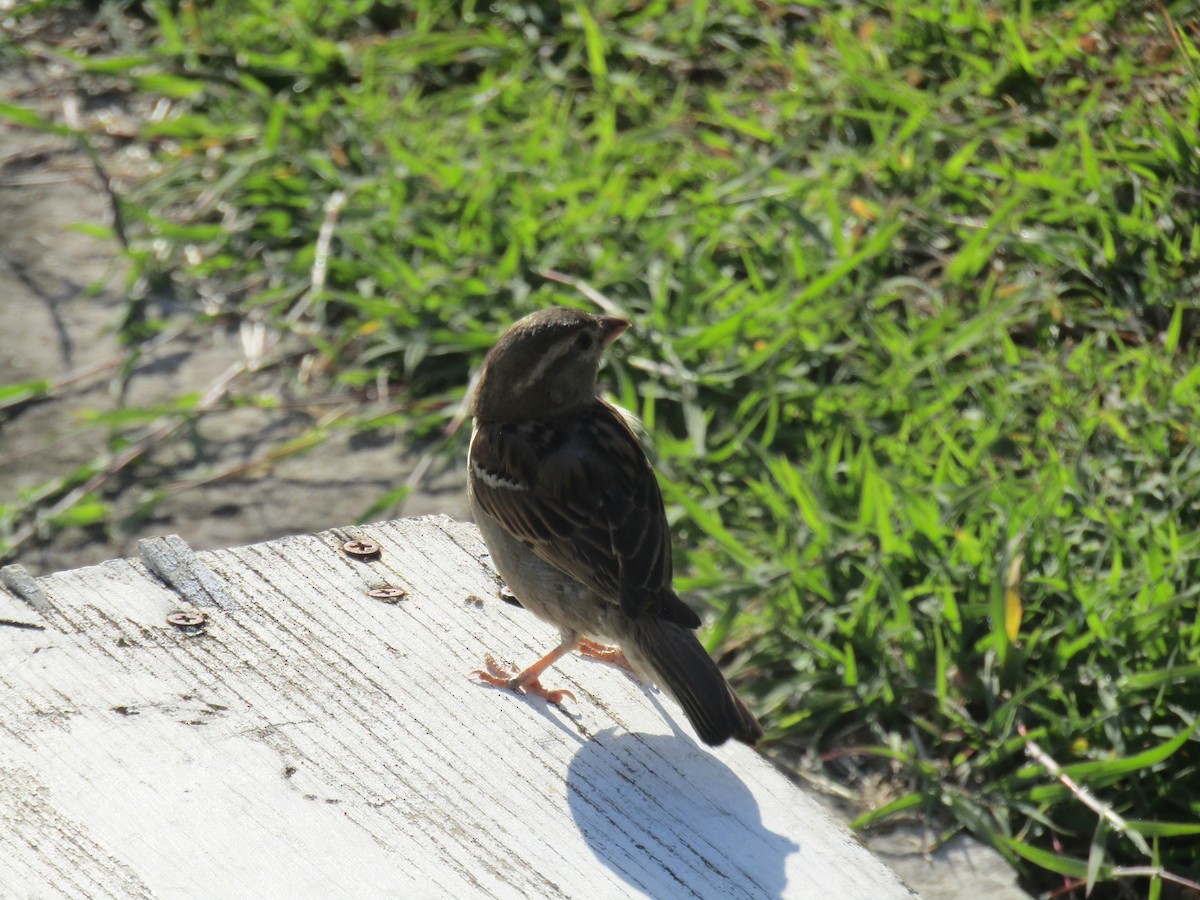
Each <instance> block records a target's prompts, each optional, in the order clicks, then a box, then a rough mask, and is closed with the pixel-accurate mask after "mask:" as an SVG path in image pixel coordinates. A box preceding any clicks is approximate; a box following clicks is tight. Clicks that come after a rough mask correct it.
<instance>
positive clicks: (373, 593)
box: [367, 585, 408, 603]
mask: <svg viewBox="0 0 1200 900" xmlns="http://www.w3.org/2000/svg"><path fill="white" fill-rule="evenodd" d="M367 596H368V597H374V598H375V599H376V600H383V601H384V602H386V603H395V602H397V601H398V600H403V599H404V598H405V597H407V596H408V591H406V590H404V588H398V587H392V586H390V585H389V586H387V587H377V588H371V590H369V591H367Z"/></svg>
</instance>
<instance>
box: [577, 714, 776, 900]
mask: <svg viewBox="0 0 1200 900" xmlns="http://www.w3.org/2000/svg"><path fill="white" fill-rule="evenodd" d="M567 802H568V806H569V808H570V810H571V815H572V817H573V818H574V819H575V824H576V826H577V827H578V828H579V833H580V834H581V835H583V838H584V840H585V841H586V842H587V845H588V847H589V848H590V849H591V851H592V853H593V854H595V856H596V858H597V859H598V860H599V861H600V862H601V863H602V864H604V865H605V866H607V867H608V868H609V869H610V870H612V871H613V872H614V873H615V874H616V875H618V876H619V877H620V878H621V879H622V880H624V881H625V882H627V883H628V884H629V885H630V886H631V887H633V888H635V889H637V890H640V891H644V892H646V893H647V894H648V895H649V896H652V897H670V896H677V895H678V894H679V893H680V890H681V887H685V888H686V890H687V891H690V892H692V893H693V894H694V895H696V896H701V897H722V898H726V897H780V896H782V895H783V891H784V888H785V886H786V884H787V874H786V863H787V859H788V857H789V856H790V855H792V854H793V853H796V852H798V851H799V850H800V845H799V844H797V843H795V842H794V841H792V840H791V839H790V838H788V837H785V836H783V835H779V834H775V833H774V832H772V831H770V830H769V829H768V828H766V827H765V826H764V825H763V824H762V817H761V814H760V812H759V807H758V803H757V801H756V800H755V798H754V794H753V793H752V792H751V791H750V789H749V788H748V787H747V786H746V785H745V784H744V783H743V782H742V780H741V779H740V778H739V777H738V776H737V774H736V773H735V772H734V771H733V770H732V769H730V768H729V767H728V766H727V765H725V763H723V762H722V761H721V760H720V759H718V758H717V757H716V756H714V755H713V754H712V753H710V752H708V751H706V750H704V749H702V748H701V747H700V746H698V745H697V744H695V743H694V742H693V741H691V740H690V739H688V738H685V737H682V736H680V735H646V734H633V733H626V732H620V731H617V730H615V729H605V730H603V731H600V732H598V733H596V734H595V735H593V736H592V740H590V741H587V742H585V743H584V744H583V745H582V746H581V747H580V748H579V750H578V752H576V754H575V755H574V756H573V757H572V759H571V762H570V764H569V766H568V769H567Z"/></svg>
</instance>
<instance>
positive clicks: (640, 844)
mask: <svg viewBox="0 0 1200 900" xmlns="http://www.w3.org/2000/svg"><path fill="white" fill-rule="evenodd" d="M350 537H366V538H368V539H370V540H373V541H375V542H376V543H378V544H379V545H380V546H381V548H382V553H381V555H380V557H379V558H378V559H377V560H374V561H367V562H362V561H358V560H354V559H350V558H348V557H347V556H346V555H344V554H343V553H342V552H341V551H340V549H339V548H340V545H341V543H342V542H343V541H345V540H347V539H348V538H350ZM177 550H179V548H178V547H175V551H177ZM175 551H172V554H174V557H175V558H178V559H181V560H183V563H182V565H183V568H182V569H179V568H172V566H171V565H168V566H166V567H165V568H164V567H163V566H162V565H158V566H156V568H157V569H158V572H159V575H158V577H155V575H154V574H152V573H151V571H150V570H149V569H148V568H147V567H146V566H145V565H143V563H141V562H139V561H137V560H117V561H112V562H109V563H106V564H104V565H101V566H96V567H92V568H87V569H79V570H76V571H73V572H65V573H60V574H58V575H53V576H49V577H47V578H42V579H38V582H37V586H38V587H39V588H40V590H41V592H42V596H43V597H44V598H46V600H47V601H48V603H49V606H50V608H49V609H48V610H47V611H46V612H44V613H42V614H40V620H41V622H42V624H43V625H44V626H45V628H44V630H41V631H38V630H34V629H27V628H0V659H2V660H3V664H2V665H0V823H2V825H3V827H0V859H2V860H3V869H0V871H2V872H3V875H2V880H0V887H2V888H3V891H0V893H4V894H5V895H9V894H15V895H18V896H20V895H25V894H31V895H36V896H49V895H55V894H58V895H62V896H84V895H86V896H154V897H170V896H184V895H188V896H193V895H196V894H197V893H198V892H200V893H203V894H204V895H205V896H214V897H220V896H226V897H234V896H239V897H244V896H251V895H253V896H259V897H324V896H333V895H339V896H403V897H410V896H439V897H467V896H495V897H510V896H537V897H581V896H587V897H597V896H600V897H608V896H612V897H617V896H651V897H666V896H670V897H686V896H696V897H768V896H770V897H780V896H787V897H808V896H836V897H839V898H853V897H863V898H872V900H874V898H890V897H904V896H908V895H909V894H908V892H907V891H906V889H905V888H904V887H903V886H902V885H901V884H900V883H899V881H898V880H897V879H896V878H895V876H894V875H892V873H891V872H890V871H889V870H887V869H886V868H885V867H884V866H883V865H882V864H881V863H880V862H878V860H876V859H875V858H873V857H871V856H870V855H869V854H867V853H866V852H865V851H864V850H863V849H862V848H861V847H860V846H859V845H858V844H857V843H856V842H855V841H854V840H853V839H852V838H851V837H850V836H849V835H848V834H847V833H846V832H845V830H844V828H842V826H840V825H839V824H837V823H835V822H833V821H831V820H830V819H829V817H828V816H827V815H826V814H825V813H824V811H823V810H821V809H820V807H819V806H817V805H816V804H815V803H814V802H813V801H811V800H810V799H809V798H808V797H806V796H805V795H804V794H803V793H802V792H801V791H799V790H798V789H797V788H796V787H795V786H793V785H792V784H791V783H790V782H788V781H787V779H785V778H784V777H783V776H782V775H780V774H779V773H777V772H776V771H774V770H773V769H772V768H771V767H770V765H769V764H767V763H766V762H765V761H763V760H762V759H761V758H760V757H758V756H757V755H756V754H754V753H753V752H752V751H750V750H749V749H748V748H745V747H741V746H726V747H722V748H718V749H717V750H715V751H714V750H711V749H708V748H704V747H702V746H701V745H699V744H698V743H697V742H696V741H695V739H694V737H692V735H691V732H690V730H689V726H688V725H687V724H686V722H685V720H684V719H683V717H682V715H681V714H680V713H679V711H678V709H676V708H675V707H674V705H673V703H672V701H670V700H669V699H667V698H665V697H664V696H663V695H661V694H659V693H657V692H655V691H653V690H651V689H649V688H646V687H644V686H642V685H640V684H639V683H637V682H635V681H634V680H633V679H632V678H630V677H629V676H627V675H625V674H624V673H623V672H621V671H620V670H618V669H615V668H613V667H611V666H606V665H604V664H601V663H597V662H594V661H590V660H585V659H579V658H569V659H567V660H565V661H563V663H562V664H561V665H560V666H558V667H556V669H555V671H554V674H553V676H548V683H551V684H552V685H553V686H556V687H565V688H568V689H569V690H571V691H573V692H574V693H575V695H576V697H577V698H578V702H577V703H574V704H569V712H564V711H563V710H560V709H558V708H555V707H551V706H548V705H547V704H545V703H544V702H542V701H540V700H535V699H529V698H521V697H517V696H514V695H511V694H509V693H507V692H504V691H499V690H496V689H494V688H490V687H485V686H482V685H479V684H477V683H475V682H474V681H473V680H472V679H471V678H470V677H469V672H470V671H471V670H472V669H474V668H477V667H478V666H479V664H480V663H481V661H482V658H483V655H484V653H485V652H489V651H490V652H493V653H496V654H497V655H499V656H501V657H504V658H508V659H511V660H514V661H518V662H523V663H526V662H529V661H531V660H532V659H534V658H536V656H537V655H539V654H540V653H542V652H544V650H545V649H547V648H548V647H549V646H551V645H552V644H553V642H554V641H555V639H556V635H555V634H554V633H553V631H552V630H551V629H549V628H547V627H546V626H545V625H543V624H541V623H539V622H538V621H537V620H536V619H534V618H533V617H532V616H530V615H529V614H528V613H526V612H524V611H523V610H519V609H515V608H513V607H510V606H508V605H506V604H503V603H501V602H499V601H496V600H493V599H491V598H493V597H494V596H495V592H496V589H497V586H498V584H497V581H496V578H495V574H494V573H493V572H492V570H491V568H490V567H489V565H488V564H487V559H486V549H485V548H484V547H483V545H482V543H481V542H480V541H479V538H478V533H477V532H476V531H475V530H474V528H473V526H469V525H462V524H459V523H455V522H452V521H450V520H448V519H443V518H436V519H423V520H403V521H398V522H391V523H385V524H381V525H377V526H371V527H369V528H366V527H364V528H361V529H354V530H353V531H349V530H348V531H333V532H326V533H323V534H319V535H313V536H304V537H293V538H286V539H283V540H280V541H274V542H271V543H267V544H258V545H253V546H249V547H242V548H238V549H234V550H225V551H219V552H214V553H198V554H195V559H194V560H187V559H186V558H185V557H186V554H184V555H183V556H179V555H178V554H177V553H175ZM164 572H165V573H166V575H165V576H164ZM172 572H174V573H176V574H179V573H180V572H182V573H183V574H182V575H180V577H178V578H176V577H175V576H174V575H172V574H171V573H172ZM189 573H190V574H189ZM197 573H199V575H197ZM164 577H165V580H163V578H164ZM197 578H202V579H204V580H205V583H204V584H203V585H202V587H203V590H204V592H205V593H206V595H208V596H210V597H211V596H214V593H213V592H214V591H215V592H217V593H216V595H215V596H223V597H225V598H228V601H229V602H227V603H219V604H218V603H214V604H210V605H208V606H206V607H205V608H204V612H205V613H206V614H207V615H208V617H209V619H208V623H207V626H206V627H205V628H204V629H203V631H201V632H199V633H189V632H188V631H187V630H181V629H179V628H176V627H173V626H171V625H168V624H167V616H168V615H169V614H170V613H171V612H172V611H173V610H175V609H177V608H180V607H184V608H188V609H191V608H194V596H193V595H192V593H191V592H192V591H193V590H194V589H195V588H196V587H197V585H199V584H200V582H199V581H198V580H197ZM189 585H190V587H189ZM382 586H395V587H400V588H403V589H404V590H406V591H407V595H406V596H405V598H404V599H402V600H400V601H399V602H395V603H387V602H382V601H380V600H377V599H373V598H371V597H370V596H369V595H368V593H367V592H368V591H369V590H370V589H372V588H376V587H382ZM481 598H487V599H481ZM201 888H202V890H201Z"/></svg>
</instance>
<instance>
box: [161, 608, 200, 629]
mask: <svg viewBox="0 0 1200 900" xmlns="http://www.w3.org/2000/svg"><path fill="white" fill-rule="evenodd" d="M207 621H208V615H207V614H206V613H202V612H200V611H199V610H194V609H177V610H175V612H173V613H171V614H170V615H169V616H167V624H168V625H174V626H175V627H176V628H199V627H200V626H201V625H203V624H205V623H206V622H207Z"/></svg>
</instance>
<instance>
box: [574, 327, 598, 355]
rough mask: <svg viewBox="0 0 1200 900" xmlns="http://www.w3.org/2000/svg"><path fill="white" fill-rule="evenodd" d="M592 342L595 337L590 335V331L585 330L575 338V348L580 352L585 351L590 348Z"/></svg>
mask: <svg viewBox="0 0 1200 900" xmlns="http://www.w3.org/2000/svg"><path fill="white" fill-rule="evenodd" d="M594 343H595V339H594V338H593V337H592V333H591V332H590V331H585V332H584V333H583V334H581V335H580V336H579V337H577V338H575V349H576V350H578V351H580V352H581V353H587V352H588V351H589V350H591V349H592V345H593V344H594Z"/></svg>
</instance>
